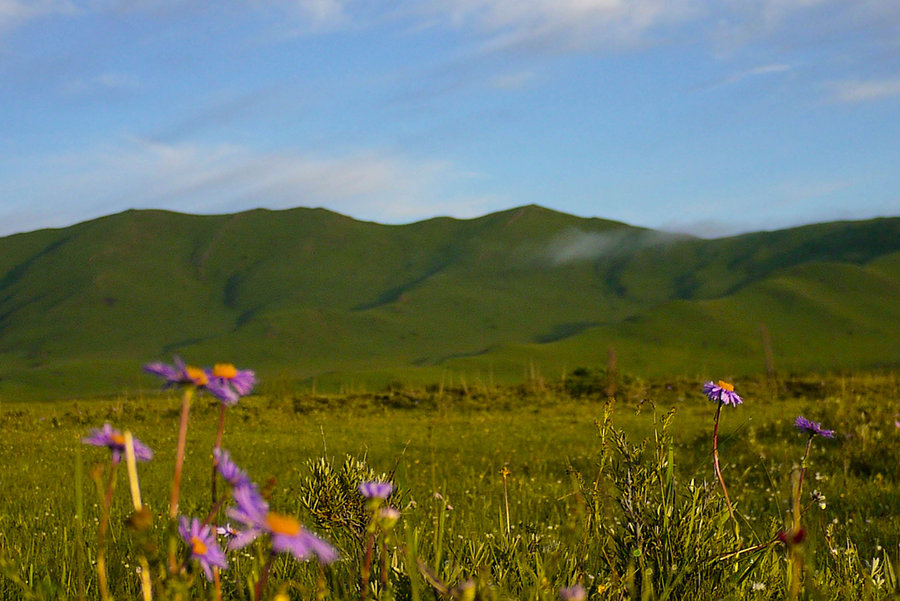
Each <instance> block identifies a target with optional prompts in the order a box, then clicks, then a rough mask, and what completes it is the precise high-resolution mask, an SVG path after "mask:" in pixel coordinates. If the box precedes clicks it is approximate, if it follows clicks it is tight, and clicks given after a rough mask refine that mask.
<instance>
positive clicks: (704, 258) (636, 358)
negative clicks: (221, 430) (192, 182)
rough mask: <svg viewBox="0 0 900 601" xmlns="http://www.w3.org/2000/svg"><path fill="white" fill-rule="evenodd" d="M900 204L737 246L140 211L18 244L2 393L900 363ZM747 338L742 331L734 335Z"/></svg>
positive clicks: (4, 248)
mask: <svg viewBox="0 0 900 601" xmlns="http://www.w3.org/2000/svg"><path fill="white" fill-rule="evenodd" d="M898 240H900V219H896V218H894V219H877V220H870V221H865V222H858V223H852V222H851V223H832V224H820V225H816V226H808V227H803V228H794V229H791V230H785V231H781V232H761V233H757V234H751V235H745V236H737V237H733V238H726V239H721V240H698V239H692V238H685V237H674V236H670V235H664V234H661V233H659V232H652V231H647V230H642V229H640V228H633V227H629V226H627V225H625V224H621V223H615V222H610V221H604V220H599V219H582V218H578V217H574V216H571V215H565V214H562V213H556V212H553V211H550V210H547V209H543V208H541V207H536V206H528V207H520V208H517V209H512V210H509V211H503V212H500V213H495V214H492V215H486V216H484V217H480V218H477V219H470V220H456V219H432V220H428V221H424V222H420V223H413V224H408V225H403V226H386V225H380V224H376V223H365V222H359V221H355V220H353V219H350V218H348V217H344V216H341V215H338V214H335V213H330V212H328V211H325V210H310V209H295V210H289V211H278V212H273V211H262V210H259V211H249V212H245V213H240V214H236V215H218V216H196V215H179V214H175V213H168V212H163V211H128V212H125V213H121V214H118V215H112V216H109V217H104V218H101V219H97V220H93V221H90V222H85V223H82V224H78V225H75V226H72V227H69V228H64V229H60V230H43V231H39V232H33V233H29V234H20V235H16V236H9V237H6V238H2V239H0V395H2V398H3V399H4V400H6V401H10V400H14V399H22V400H28V399H32V400H43V399H53V398H70V397H71V396H73V395H83V394H107V395H109V394H116V393H118V392H119V391H121V390H123V389H127V390H132V391H133V390H137V389H139V388H145V389H146V388H150V387H152V385H153V384H152V382H151V381H150V380H148V379H143V380H142V379H141V377H140V376H139V375H138V374H136V373H135V372H134V370H133V369H131V368H130V367H129V362H131V363H134V362H140V361H143V360H146V359H147V358H158V359H163V360H170V359H171V356H172V355H173V354H175V353H180V354H182V355H185V356H190V357H192V358H193V359H194V360H196V361H198V362H212V361H214V360H217V359H219V358H221V357H223V356H225V357H228V358H229V359H230V360H232V361H234V362H235V363H238V364H246V365H253V366H254V367H255V368H256V369H257V370H258V371H259V372H260V373H261V374H262V375H263V376H264V377H265V379H266V380H274V379H276V378H284V379H289V380H291V383H292V386H296V385H297V384H299V383H305V382H308V381H310V380H311V379H312V378H317V379H320V380H321V381H337V382H338V386H337V387H335V389H337V388H339V387H340V385H341V384H345V383H347V382H350V381H352V380H354V379H370V380H372V381H377V380H379V375H380V374H384V375H385V377H384V378H381V381H384V380H387V381H390V380H391V379H398V380H401V381H407V380H409V381H413V382H422V383H424V382H427V381H432V382H436V381H439V380H440V373H441V372H442V371H449V372H455V373H457V374H460V375H461V376H462V377H465V378H466V379H468V380H469V381H473V380H474V379H475V378H476V377H478V374H479V373H480V374H485V376H487V375H488V374H489V372H490V371H491V370H493V374H494V378H495V381H496V382H497V383H507V384H513V383H518V382H522V381H523V378H522V374H523V372H525V373H529V372H530V371H531V370H532V366H533V367H534V370H536V371H538V372H540V373H541V374H542V375H543V376H544V377H549V378H556V377H558V376H559V375H560V373H562V371H563V370H564V369H572V368H574V367H576V366H578V365H595V364H602V363H603V362H604V361H605V354H606V352H607V348H608V347H609V346H610V345H612V346H615V347H616V350H617V352H618V354H619V356H620V360H621V364H622V369H623V370H625V371H628V372H630V373H633V374H636V375H640V376H643V377H659V376H664V375H666V374H688V375H694V374H695V372H696V370H698V369H699V371H701V372H702V371H704V370H707V371H727V372H730V373H734V374H736V375H747V374H752V373H756V372H758V371H759V370H760V368H761V364H762V352H761V336H760V329H761V327H763V326H765V327H767V328H768V330H769V332H770V333H771V339H772V343H773V347H774V351H775V360H776V364H777V366H778V367H779V368H780V369H782V370H785V371H797V372H801V373H802V372H807V371H811V370H812V371H821V370H832V369H845V368H846V369H866V370H870V369H877V368H887V369H894V368H896V367H897V365H898V361H900V357H898V355H897V350H896V348H895V347H896V345H891V342H892V341H893V340H895V339H896V337H897V336H898V335H900V332H898V330H897V328H898V326H897V324H900V314H898V309H897V303H896V302H895V300H896V298H897V297H898V295H900V289H898V285H897V282H898V281H900V258H898V257H900V246H898V244H900V243H898ZM723 341H728V342H729V344H727V345H725V344H723Z"/></svg>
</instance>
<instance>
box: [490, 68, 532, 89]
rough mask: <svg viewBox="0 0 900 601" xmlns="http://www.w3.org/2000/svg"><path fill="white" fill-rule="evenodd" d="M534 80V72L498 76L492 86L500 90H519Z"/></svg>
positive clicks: (493, 80)
mask: <svg viewBox="0 0 900 601" xmlns="http://www.w3.org/2000/svg"><path fill="white" fill-rule="evenodd" d="M532 79H534V73H533V72H532V71H520V72H518V73H507V74H504V75H497V76H495V77H493V78H492V79H491V81H490V85H491V87H492V88H496V89H498V90H519V89H522V88H524V87H525V86H526V85H528V82H530V81H531V80H532Z"/></svg>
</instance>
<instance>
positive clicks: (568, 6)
mask: <svg viewBox="0 0 900 601" xmlns="http://www.w3.org/2000/svg"><path fill="white" fill-rule="evenodd" d="M426 6H427V7H428V10H429V11H430V12H431V13H432V14H433V15H434V14H438V15H443V16H444V18H445V19H446V20H447V22H448V23H449V24H451V25H452V26H454V27H457V28H475V29H476V30H478V31H480V32H482V33H484V34H487V35H488V40H487V42H486V44H485V46H484V50H485V51H496V50H514V49H520V48H546V47H548V46H550V47H554V48H563V49H576V48H584V47H597V46H600V47H612V46H620V45H623V44H625V45H630V44H633V43H636V42H639V41H640V40H641V39H642V38H643V36H644V34H645V33H646V32H647V31H648V30H650V29H652V28H654V27H656V26H658V25H661V24H664V23H669V22H675V21H681V20H683V19H685V18H687V17H689V16H690V15H691V14H693V12H694V10H693V8H692V6H691V3H689V2H686V1H684V0H509V1H507V0H433V1H432V2H430V3H428V4H426Z"/></svg>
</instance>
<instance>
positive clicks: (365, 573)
mask: <svg viewBox="0 0 900 601" xmlns="http://www.w3.org/2000/svg"><path fill="white" fill-rule="evenodd" d="M374 547H375V533H374V532H372V531H370V532H369V535H368V537H367V540H366V560H365V562H364V563H363V567H362V573H361V574H360V577H361V582H360V591H359V598H360V600H361V601H364V600H365V598H366V597H367V596H368V595H369V574H370V573H371V571H372V551H373V549H374Z"/></svg>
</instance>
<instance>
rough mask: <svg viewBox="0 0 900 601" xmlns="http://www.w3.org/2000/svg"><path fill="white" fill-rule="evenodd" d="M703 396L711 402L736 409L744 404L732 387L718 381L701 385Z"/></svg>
mask: <svg viewBox="0 0 900 601" xmlns="http://www.w3.org/2000/svg"><path fill="white" fill-rule="evenodd" d="M703 394H705V395H706V396H707V398H709V400H711V401H715V402H717V403H722V404H723V405H732V406H734V407H737V406H738V405H740V404H742V403H743V402H744V399H742V398H741V397H740V396H739V395H738V393H736V392H735V391H734V385H733V384H729V383H728V382H725V381H722V380H719V381H718V383H715V384H714V383H713V382H706V383H705V384H704V385H703Z"/></svg>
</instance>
